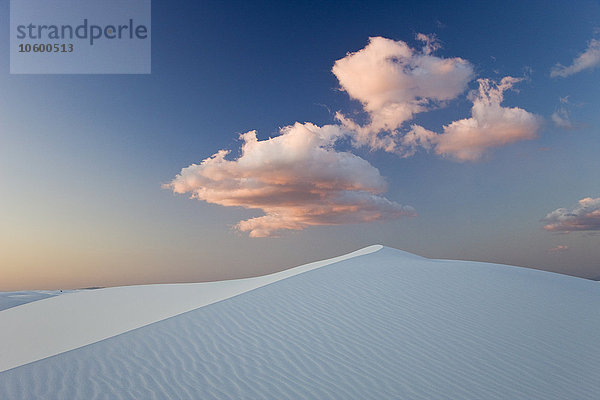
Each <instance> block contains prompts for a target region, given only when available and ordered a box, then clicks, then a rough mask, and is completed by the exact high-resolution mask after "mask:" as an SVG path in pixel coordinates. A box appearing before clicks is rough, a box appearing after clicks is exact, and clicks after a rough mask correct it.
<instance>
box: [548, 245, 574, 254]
mask: <svg viewBox="0 0 600 400" xmlns="http://www.w3.org/2000/svg"><path fill="white" fill-rule="evenodd" d="M567 250H569V246H565V245H562V244H559V245H558V246H554V247H552V248H550V249H548V251H549V252H550V253H561V252H563V251H567Z"/></svg>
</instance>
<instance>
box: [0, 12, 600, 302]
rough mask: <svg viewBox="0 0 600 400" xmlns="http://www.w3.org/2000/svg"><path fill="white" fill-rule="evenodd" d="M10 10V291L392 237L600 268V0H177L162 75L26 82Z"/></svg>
mask: <svg viewBox="0 0 600 400" xmlns="http://www.w3.org/2000/svg"><path fill="white" fill-rule="evenodd" d="M8 17H9V2H8V1H0V24H1V25H2V26H3V27H4V29H2V30H1V31H0V52H2V54H3V55H4V57H3V58H2V60H3V61H2V62H0V91H1V92H0V182H1V189H0V290H23V289H58V288H60V289H65V288H79V287H90V286H114V285H127V284H144V283H169V282H195V281H206V280H215V279H229V278H236V277H247V276H253V275H258V274H264V273H268V272H274V271H277V270H282V269H286V268H290V267H293V266H296V265H299V264H303V263H306V262H310V261H314V260H318V259H322V258H328V257H333V256H336V255H340V254H343V253H347V252H350V251H353V250H355V249H357V248H361V247H365V246H368V245H371V244H377V243H378V244H383V245H386V246H391V247H394V248H398V249H402V250H405V251H409V252H413V253H416V254H419V255H422V256H426V257H432V258H449V259H465V260H477V261H488V262H495V263H504V264H512V265H519V266H526V267H532V268H537V269H544V270H548V271H554V272H560V273H564V274H569V275H577V276H582V277H589V278H595V277H600V234H599V233H600V161H599V160H600V157H599V154H600V113H599V112H598V110H599V109H600V3H599V2H598V1H583V0H582V1H575V2H564V1H541V0H540V1H506V2H460V1H457V2H452V5H451V6H450V7H449V6H448V2H445V1H414V2H409V1H398V2H377V1H376V2H354V1H347V2H316V1H300V2H294V3H293V4H288V3H287V2H260V1H259V2H246V1H230V2H220V1H198V2H181V3H177V4H174V3H173V2H167V1H159V0H154V1H153V2H152V74H150V75H10V74H9V58H8V57H9V36H8V26H9V20H8ZM419 34H421V35H419ZM369 38H374V39H372V40H371V41H370V39H369ZM338 60H345V61H340V62H339V63H336V61H338ZM334 65H336V68H335V69H334ZM506 77H512V78H515V79H510V78H507V79H504V80H503V78H506ZM297 122H298V123H299V124H297V125H294V124H296V123H297ZM285 127H291V128H285ZM282 128H283V130H282ZM254 130H255V131H256V133H255V134H252V133H250V134H249V133H247V132H251V131H254ZM242 134H243V135H244V136H240V135H242ZM254 135H256V136H254ZM242 146H244V152H243V153H242ZM221 150H224V151H229V154H227V155H226V156H225V157H222V154H224V152H221V153H219V154H221V155H219V156H216V157H213V155H215V154H217V153H218V152H219V151H221ZM211 157H212V158H211ZM207 159H208V161H205V162H204V163H203V160H207ZM194 165H195V166H194ZM188 167H190V168H188ZM185 168H187V169H185ZM182 169H185V170H184V171H182ZM174 192H178V193H174ZM192 193H196V197H198V198H197V199H190V195H191V194H192ZM252 236H256V237H252Z"/></svg>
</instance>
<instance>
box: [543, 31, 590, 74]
mask: <svg viewBox="0 0 600 400" xmlns="http://www.w3.org/2000/svg"><path fill="white" fill-rule="evenodd" d="M598 66H600V40H597V39H592V40H590V41H589V43H588V47H587V49H585V51H584V52H583V53H581V54H579V55H578V56H577V57H575V59H574V60H573V62H572V63H571V65H569V66H564V65H562V64H556V65H555V66H554V67H552V69H551V70H550V76H551V77H552V78H556V77H559V76H560V77H562V78H566V77H568V76H571V75H574V74H576V73H578V72H581V71H583V70H585V69H591V68H595V67H598Z"/></svg>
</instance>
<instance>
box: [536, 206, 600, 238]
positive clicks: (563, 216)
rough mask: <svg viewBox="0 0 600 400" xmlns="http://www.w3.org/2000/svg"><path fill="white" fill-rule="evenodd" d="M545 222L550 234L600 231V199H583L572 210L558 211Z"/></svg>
mask: <svg viewBox="0 0 600 400" xmlns="http://www.w3.org/2000/svg"><path fill="white" fill-rule="evenodd" d="M543 221H544V222H545V223H546V225H544V229H545V230H547V231H550V232H563V233H569V232H574V231H600V197H598V198H595V199H593V198H591V197H586V198H584V199H581V200H579V202H578V203H577V205H576V206H575V207H573V208H572V209H567V208H559V209H556V210H554V211H552V212H551V213H549V214H548V215H546V217H545V218H544V219H543Z"/></svg>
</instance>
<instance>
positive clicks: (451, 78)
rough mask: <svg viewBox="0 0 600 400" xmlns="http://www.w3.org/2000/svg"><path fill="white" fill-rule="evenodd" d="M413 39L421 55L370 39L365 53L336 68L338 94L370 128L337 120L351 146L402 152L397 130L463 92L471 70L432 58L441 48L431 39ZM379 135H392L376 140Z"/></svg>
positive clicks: (348, 57)
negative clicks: (359, 110) (358, 108)
mask: <svg viewBox="0 0 600 400" xmlns="http://www.w3.org/2000/svg"><path fill="white" fill-rule="evenodd" d="M417 39H418V40H420V41H421V42H423V43H424V46H423V49H422V50H421V51H418V50H414V49H412V48H410V47H409V46H408V45H407V44H406V43H405V42H403V41H401V40H399V41H395V40H391V39H386V38H383V37H371V38H369V44H368V45H367V46H366V47H365V48H363V49H361V50H359V51H357V52H355V53H349V54H348V55H346V57H344V58H342V59H339V60H337V61H336V62H335V64H334V66H333V68H332V72H333V74H334V75H335V76H336V77H337V79H338V81H339V83H340V88H341V89H342V90H343V91H345V92H346V93H348V95H349V96H350V98H352V99H355V100H358V101H360V103H361V104H362V106H363V109H364V111H365V112H366V113H367V114H368V116H369V122H368V123H367V124H365V125H360V124H359V123H357V122H356V121H354V120H352V119H351V118H349V117H348V116H346V115H344V114H343V113H341V112H338V113H337V114H336V118H337V119H338V120H339V121H340V123H341V124H342V125H343V126H344V127H345V128H346V129H348V130H349V131H352V132H353V133H354V135H353V136H352V140H353V143H354V144H355V145H356V146H368V147H369V148H371V149H373V150H385V151H388V152H401V151H402V149H400V148H399V147H398V145H399V143H398V141H397V138H395V136H396V132H395V131H396V130H397V129H399V128H400V127H401V126H402V125H403V124H404V123H405V122H407V121H410V120H411V119H413V117H414V115H415V114H418V113H421V112H424V111H427V110H431V109H433V108H435V107H437V106H440V105H442V104H443V102H444V101H448V100H452V99H454V98H456V97H458V96H459V95H460V94H461V93H463V92H464V91H465V90H466V89H467V85H468V83H469V82H470V81H471V79H472V78H473V75H474V71H473V66H472V65H471V64H470V63H469V62H468V61H466V60H464V59H462V58H459V57H455V58H447V59H444V58H440V57H436V56H434V55H432V53H433V52H434V51H435V50H437V49H439V48H440V45H439V42H438V41H437V39H436V38H435V36H433V35H424V34H418V35H417ZM382 132H392V134H391V135H382V136H380V135H379V134H380V133H382Z"/></svg>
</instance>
